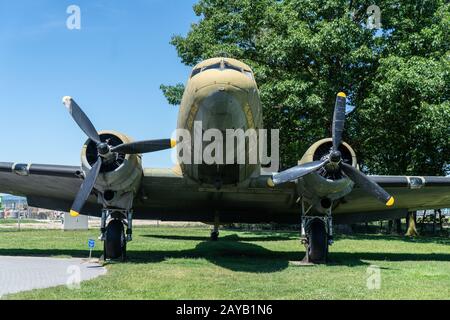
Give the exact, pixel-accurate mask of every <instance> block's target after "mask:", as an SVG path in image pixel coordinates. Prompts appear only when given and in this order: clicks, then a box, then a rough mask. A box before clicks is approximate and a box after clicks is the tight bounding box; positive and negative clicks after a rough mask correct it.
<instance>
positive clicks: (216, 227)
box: [211, 211, 220, 241]
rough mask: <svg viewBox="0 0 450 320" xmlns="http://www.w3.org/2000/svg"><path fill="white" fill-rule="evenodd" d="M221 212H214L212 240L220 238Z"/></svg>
mask: <svg viewBox="0 0 450 320" xmlns="http://www.w3.org/2000/svg"><path fill="white" fill-rule="evenodd" d="M219 223H220V219H219V213H218V212H217V211H216V212H215V214H214V227H213V229H212V230H211V241H217V240H219Z"/></svg>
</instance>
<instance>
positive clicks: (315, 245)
mask: <svg viewBox="0 0 450 320" xmlns="http://www.w3.org/2000/svg"><path fill="white" fill-rule="evenodd" d="M308 240H309V243H308V248H307V249H308V258H309V259H308V260H309V262H312V263H325V262H326V260H327V255H328V235H327V230H326V228H325V223H324V222H323V220H321V219H314V220H312V221H311V222H310V225H309V234H308Z"/></svg>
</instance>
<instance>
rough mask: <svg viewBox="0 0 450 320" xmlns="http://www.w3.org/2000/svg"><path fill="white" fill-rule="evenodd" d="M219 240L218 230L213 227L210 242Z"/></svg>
mask: <svg viewBox="0 0 450 320" xmlns="http://www.w3.org/2000/svg"><path fill="white" fill-rule="evenodd" d="M217 240H219V228H218V227H217V228H216V226H214V229H213V230H212V231H211V241H217Z"/></svg>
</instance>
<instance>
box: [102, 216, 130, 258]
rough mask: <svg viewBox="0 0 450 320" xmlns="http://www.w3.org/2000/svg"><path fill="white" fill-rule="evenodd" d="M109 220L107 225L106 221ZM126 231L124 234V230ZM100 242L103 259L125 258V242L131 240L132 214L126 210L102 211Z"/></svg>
mask: <svg viewBox="0 0 450 320" xmlns="http://www.w3.org/2000/svg"><path fill="white" fill-rule="evenodd" d="M109 218H110V220H109V223H108V225H107V226H106V223H107V220H108V219H109ZM125 226H126V227H127V230H126V232H125V228H124V227H125ZM100 229H101V235H100V237H99V239H100V240H102V241H103V258H104V260H107V259H120V260H121V261H125V260H126V257H127V242H128V241H131V240H132V212H131V211H127V210H110V209H104V210H103V211H102V220H101V226H100Z"/></svg>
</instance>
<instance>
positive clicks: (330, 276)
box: [0, 227, 450, 299]
mask: <svg viewBox="0 0 450 320" xmlns="http://www.w3.org/2000/svg"><path fill="white" fill-rule="evenodd" d="M97 235H98V231H97V230H89V231H83V232H68V231H66V232H64V231H59V230H45V231H42V230H39V231H38V230H26V231H21V232H13V231H7V230H0V255H25V256H60V257H61V256H74V257H87V255H88V251H87V250H86V249H87V239H89V238H92V237H95V238H96V236H97ZM208 236H209V231H208V229H205V228H169V227H159V228H158V227H146V228H136V229H135V232H134V241H133V242H131V243H130V244H129V257H130V261H129V262H127V263H110V264H107V268H108V273H107V275H105V276H102V277H99V278H97V279H94V280H90V281H87V282H83V283H82V284H81V289H80V290H69V289H67V288H66V287H64V286H61V287H55V288H48V289H43V290H34V291H29V292H23V293H19V294H15V295H10V296H8V297H7V298H11V299H407V298H411V299H449V298H450V246H449V245H450V239H442V238H418V239H415V240H409V239H406V238H403V237H394V236H381V235H359V236H342V237H339V238H338V239H337V241H336V243H335V244H334V245H333V246H332V247H331V249H330V251H331V253H330V258H331V260H332V262H331V263H330V264H329V265H318V266H298V265H296V264H295V263H294V262H295V261H299V260H301V259H302V258H303V256H304V248H303V246H301V245H300V243H299V240H298V236H297V233H295V232H270V231H268V232H237V231H221V239H220V241H218V242H210V241H208ZM100 254H101V252H100V243H99V242H98V243H97V249H96V251H95V252H94V255H95V256H97V257H99V256H100ZM293 261H294V262H293ZM370 265H377V266H379V267H380V268H381V289H379V290H369V289H368V288H367V286H366V281H367V276H368V275H367V268H368V266H370Z"/></svg>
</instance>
